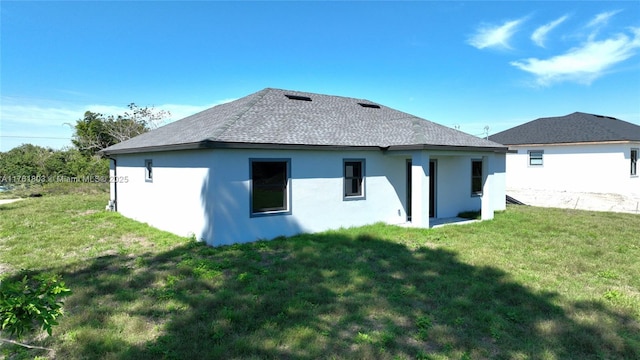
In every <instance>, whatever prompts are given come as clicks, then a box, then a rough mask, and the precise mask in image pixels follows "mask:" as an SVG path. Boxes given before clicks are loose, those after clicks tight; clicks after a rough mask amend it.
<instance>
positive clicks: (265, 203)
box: [250, 159, 290, 215]
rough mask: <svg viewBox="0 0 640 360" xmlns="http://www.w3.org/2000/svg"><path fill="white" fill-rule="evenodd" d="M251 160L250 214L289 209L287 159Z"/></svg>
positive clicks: (279, 211) (280, 211)
mask: <svg viewBox="0 0 640 360" xmlns="http://www.w3.org/2000/svg"><path fill="white" fill-rule="evenodd" d="M250 162H251V214H253V215H256V214H258V215H259V214H269V213H282V212H287V211H289V162H290V161H289V160H288V159H287V160H271V159H269V160H262V159H260V160H258V159H253V160H250Z"/></svg>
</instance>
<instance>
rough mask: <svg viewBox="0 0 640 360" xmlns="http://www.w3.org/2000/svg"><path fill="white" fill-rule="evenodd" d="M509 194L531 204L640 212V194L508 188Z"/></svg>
mask: <svg viewBox="0 0 640 360" xmlns="http://www.w3.org/2000/svg"><path fill="white" fill-rule="evenodd" d="M507 195H509V196H511V197H513V198H515V199H517V200H519V201H521V202H523V203H525V204H526V205H531V206H540V207H554V208H563V209H578V210H592V211H610V212H624V213H632V214H640V194H615V193H608V194H604V193H587V192H572V191H554V190H533V189H508V190H507Z"/></svg>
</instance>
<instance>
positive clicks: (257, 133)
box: [103, 88, 507, 245]
mask: <svg viewBox="0 0 640 360" xmlns="http://www.w3.org/2000/svg"><path fill="white" fill-rule="evenodd" d="M506 151H507V148H506V147H504V146H503V145H500V144H496V143H494V142H491V141H488V140H485V139H481V138H478V137H475V136H471V135H468V134H465V133H463V132H460V131H457V130H454V129H451V128H448V127H445V126H442V125H438V124H435V123H433V122H430V121H427V120H424V119H421V118H418V117H416V116H413V115H410V114H407V113H403V112H401V111H397V110H394V109H391V108H388V107H386V106H383V105H380V104H377V103H373V102H371V101H368V100H361V99H354V98H347V97H339V96H329V95H321V94H312V93H303V92H298V91H287V90H279V89H270V88H267V89H264V90H262V91H259V92H256V93H254V94H251V95H249V96H246V97H243V98H241V99H238V100H235V101H232V102H229V103H226V104H222V105H218V106H215V107H213V108H210V109H208V110H205V111H202V112H200V113H198V114H195V115H192V116H189V117H187V118H184V119H182V120H179V121H176V122H174V123H171V124H168V125H166V126H163V127H161V128H158V129H156V130H153V131H150V132H148V133H145V134H142V135H139V136H137V137H135V138H132V139H129V140H127V141H124V142H121V143H119V144H116V145H114V146H111V147H109V148H107V149H105V150H103V153H104V154H106V155H107V156H108V157H109V158H111V159H112V161H111V176H112V177H113V178H114V179H116V180H117V182H116V183H114V184H112V188H111V200H112V203H113V204H114V207H115V209H116V210H117V211H118V212H120V213H122V214H123V215H125V216H127V217H130V218H133V219H136V220H139V221H142V222H147V223H149V224H150V225H152V226H155V227H157V228H160V229H164V230H167V231H170V232H173V233H175V234H179V235H182V236H187V235H193V236H195V237H196V238H197V239H199V240H204V241H206V242H207V243H208V244H211V245H222V244H232V243H242V242H248V241H253V240H256V239H270V238H274V237H277V236H280V235H284V236H290V235H294V234H298V233H303V232H318V231H323V230H327V229H335V228H340V227H350V226H360V225H365V224H370V223H375V222H385V223H388V224H408V226H415V227H423V228H428V227H429V221H430V220H429V219H430V217H439V218H446V217H454V216H456V215H457V214H458V213H459V212H462V211H469V210H481V217H482V219H491V218H493V214H494V211H495V210H503V209H505V185H504V171H505V154H506Z"/></svg>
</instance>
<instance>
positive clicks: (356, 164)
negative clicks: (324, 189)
mask: <svg viewBox="0 0 640 360" xmlns="http://www.w3.org/2000/svg"><path fill="white" fill-rule="evenodd" d="M363 180H364V160H344V198H345V199H348V198H364V187H363V184H364V182H363Z"/></svg>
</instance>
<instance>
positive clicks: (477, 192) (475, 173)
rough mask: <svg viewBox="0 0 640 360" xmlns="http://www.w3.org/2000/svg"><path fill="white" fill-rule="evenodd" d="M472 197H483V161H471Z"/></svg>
mask: <svg viewBox="0 0 640 360" xmlns="http://www.w3.org/2000/svg"><path fill="white" fill-rule="evenodd" d="M471 196H482V160H471Z"/></svg>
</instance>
